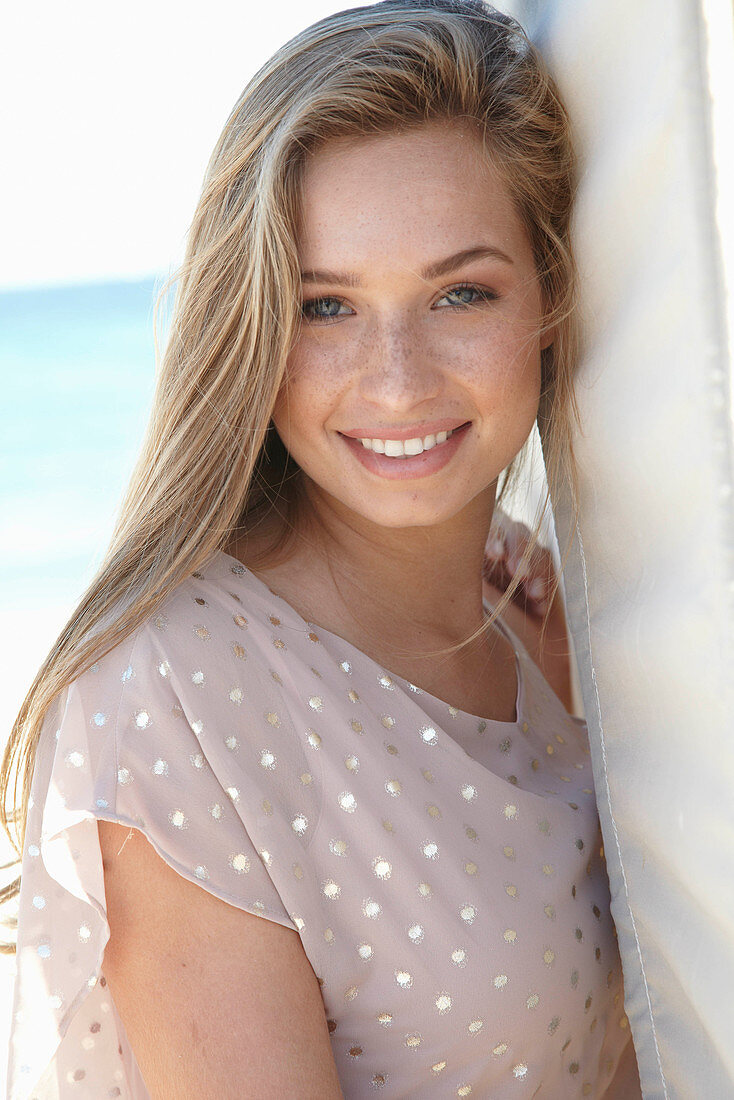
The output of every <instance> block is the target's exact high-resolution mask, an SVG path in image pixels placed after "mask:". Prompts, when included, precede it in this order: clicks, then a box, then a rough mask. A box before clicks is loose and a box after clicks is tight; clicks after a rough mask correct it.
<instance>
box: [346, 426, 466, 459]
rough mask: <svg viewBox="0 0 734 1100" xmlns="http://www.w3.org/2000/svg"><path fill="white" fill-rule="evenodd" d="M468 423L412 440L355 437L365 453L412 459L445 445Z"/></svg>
mask: <svg viewBox="0 0 734 1100" xmlns="http://www.w3.org/2000/svg"><path fill="white" fill-rule="evenodd" d="M469 423H470V422H469V421H467V422H466V423H465V424H462V425H461V426H460V427H458V428H452V429H450V430H449V431H445V432H435V433H431V434H429V435H424V436H415V437H414V438H413V439H369V438H366V437H360V436H357V437H356V441H357V442H359V443H361V444H362V446H363V447H364V449H365V450H366V451H374V452H375V454H379V455H385V456H386V457H387V458H413V457H415V456H416V455H421V454H423V452H424V451H431V450H433V448H434V447H440V446H442V445H443V444H444V443H446V442H447V441H448V440H449V439H450V438H451V436H452V435H455V434H456V433H457V432H461V431H463V430H464V429H465V428H467V427H468V426H469Z"/></svg>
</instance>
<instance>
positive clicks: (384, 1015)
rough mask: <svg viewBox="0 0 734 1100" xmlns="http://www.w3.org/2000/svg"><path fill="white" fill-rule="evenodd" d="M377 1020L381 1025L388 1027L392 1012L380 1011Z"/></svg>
mask: <svg viewBox="0 0 734 1100" xmlns="http://www.w3.org/2000/svg"><path fill="white" fill-rule="evenodd" d="M377 1022H378V1023H379V1024H382V1026H383V1027H390V1024H391V1023H392V1012H381V1013H380V1014H379V1016H378V1017H377Z"/></svg>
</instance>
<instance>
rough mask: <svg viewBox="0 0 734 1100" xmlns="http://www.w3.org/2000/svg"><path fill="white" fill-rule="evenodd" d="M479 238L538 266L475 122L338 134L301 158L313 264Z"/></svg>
mask: <svg viewBox="0 0 734 1100" xmlns="http://www.w3.org/2000/svg"><path fill="white" fill-rule="evenodd" d="M477 243H485V244H492V245H495V246H497V247H499V248H502V249H503V250H505V251H508V250H509V251H511V252H512V253H513V259H515V260H516V262H518V263H519V264H521V265H522V264H524V263H526V262H529V263H530V264H532V255H531V250H530V244H529V241H528V239H527V235H526V233H525V230H524V227H523V225H522V222H521V220H520V218H519V216H518V214H517V211H516V209H515V206H514V203H513V200H512V196H511V194H510V191H509V188H508V186H507V184H506V182H505V180H504V178H503V176H502V173H501V172H500V170H499V169H498V167H497V166H496V164H495V163H493V158H492V153H491V148H485V147H484V145H483V142H482V139H481V137H480V135H479V133H478V131H477V129H476V128H475V127H473V126H472V125H470V124H466V123H464V124H461V123H458V122H438V123H430V124H426V125H424V126H421V127H417V128H415V129H410V130H405V131H395V132H390V133H387V134H376V135H368V136H362V137H356V138H351V137H350V138H337V139H334V140H331V141H328V142H327V143H325V144H324V145H322V146H321V147H319V148H318V149H317V150H316V151H315V152H314V153H312V154H311V155H310V156H309V157H308V159H307V161H306V163H305V165H304V171H303V177H302V189H301V217H300V225H299V232H298V248H299V255H300V258H301V261H302V263H303V264H305V265H306V266H308V267H316V266H327V261H328V266H334V265H335V264H336V263H337V262H338V264H339V266H344V264H345V263H346V262H353V263H355V264H358V263H359V262H360V261H363V262H368V263H374V261H375V259H376V257H378V256H389V255H394V254H396V253H400V254H402V255H404V258H405V259H406V262H410V260H411V259H412V258H415V260H416V262H418V260H419V258H420V260H421V261H422V260H423V259H425V257H426V256H427V255H428V256H429V258H430V257H433V256H435V255H438V254H448V253H450V252H452V251H454V250H456V249H458V248H462V247H467V248H468V247H471V246H473V245H476V244H477Z"/></svg>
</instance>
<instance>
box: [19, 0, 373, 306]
mask: <svg viewBox="0 0 734 1100" xmlns="http://www.w3.org/2000/svg"><path fill="white" fill-rule="evenodd" d="M357 6H358V5H357V4H350V3H348V2H345V0H340V2H335V0H301V2H295V0H279V2H278V3H277V4H261V3H254V2H253V0H240V2H239V3H233V2H232V0H210V2H209V3H208V4H207V5H206V7H204V6H203V5H201V4H192V3H189V4H187V3H181V2H180V0H179V2H177V3H174V2H172V0H153V2H151V0H147V2H141V0H129V2H127V3H126V4H124V5H115V6H111V5H107V4H100V3H98V2H97V0H94V2H90V0H71V2H70V3H64V4H59V3H57V2H55V0H40V2H37V3H33V4H7V5H4V7H3V14H2V16H0V43H1V45H0V103H2V104H3V108H2V111H1V112H0V148H2V151H3V158H2V159H3V164H4V168H3V172H2V173H1V174H0V240H2V249H1V250H0V291H2V290H4V289H8V288H17V287H29V286H35V285H54V284H58V283H82V282H89V281H99V280H109V279H120V278H131V279H133V278H140V277H141V276H144V275H148V274H151V273H159V272H163V273H167V272H168V270H169V269H170V267H171V265H175V264H176V262H177V260H178V259H179V258H180V256H181V254H182V247H183V240H184V236H185V232H186V229H187V227H188V224H189V221H190V219H191V216H192V214H193V210H194V206H195V204H196V200H197V197H198V193H199V189H200V186H201V181H202V178H203V174H204V170H205V168H206V164H207V161H208V159H209V155H210V153H211V150H212V148H213V146H214V143H215V141H216V139H217V137H218V135H219V132H220V130H221V128H222V126H223V125H224V122H225V121H226V119H227V116H228V114H229V112H230V110H231V108H232V106H233V105H234V103H235V100H236V99H237V97H238V96H239V94H240V92H241V90H242V88H243V87H244V86H245V84H246V83H247V81H248V80H249V78H250V77H251V76H252V75H253V73H254V72H256V70H257V69H258V68H259V67H260V65H261V64H262V63H263V62H264V61H265V60H266V59H267V58H268V57H269V56H270V55H271V54H272V53H273V51H274V50H275V49H276V48H277V47H278V46H279V45H280V44H282V43H283V42H284V41H285V40H286V39H287V38H289V37H291V35H293V34H295V33H297V32H298V31H299V30H302V29H303V28H304V27H306V26H308V25H309V24H310V23H312V22H314V21H315V20H316V19H319V18H321V17H322V16H324V15H326V14H328V13H329V12H332V11H334V10H335V9H337V8H339V7H342V8H348V7H357Z"/></svg>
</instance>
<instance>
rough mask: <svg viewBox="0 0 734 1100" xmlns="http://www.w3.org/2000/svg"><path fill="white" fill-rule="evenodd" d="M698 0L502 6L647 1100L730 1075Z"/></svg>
mask: <svg viewBox="0 0 734 1100" xmlns="http://www.w3.org/2000/svg"><path fill="white" fill-rule="evenodd" d="M501 6H502V5H501ZM705 6H711V5H710V3H709V4H708V5H704V4H703V3H701V2H698V0H696V2H693V0H644V3H640V2H639V0H622V2H619V0H616V2H615V3H613V4H612V3H606V4H605V3H600V2H596V3H589V2H588V0H520V2H518V3H516V4H512V5H507V9H508V10H512V12H513V14H515V15H517V17H518V18H519V19H520V20H521V22H522V23H523V25H524V26H525V27H526V29H527V30H528V32H529V33H530V35H531V37H532V38H533V39H534V40H535V41H536V42H537V43H538V44H539V45H540V47H541V49H542V51H543V53H544V55H545V56H546V58H547V60H548V62H549V64H550V67H551V69H552V71H553V73H554V75H555V76H556V78H557V79H558V81H559V84H560V87H561V91H562V94H563V96H564V99H565V101H566V102H567V104H568V106H569V108H570V111H571V115H572V118H573V119H574V122H575V125H576V128H577V134H578V144H579V147H580V151H581V154H582V159H583V178H582V186H581V193H580V203H579V212H578V224H577V245H578V254H579V259H580V266H581V272H582V279H583V307H584V310H585V318H586V333H587V351H586V356H585V359H584V362H583V366H582V370H581V372H580V376H579V380H578V387H577V392H578V397H579V400H580V404H581V408H582V415H583V424H584V436H583V437H582V438H580V439H579V440H578V442H577V453H578V458H579V462H580V466H581V473H582V507H581V521H580V525H579V530H578V536H579V537H578V539H577V540H576V543H575V546H574V553H573V556H572V560H571V562H570V564H569V566H568V567H567V573H566V593H567V598H568V605H569V614H570V621H571V625H572V629H573V633H574V640H575V645H576V649H577V652H578V658H579V666H580V674H581V682H582V690H583V697H584V705H585V711H586V718H587V722H588V725H589V732H590V740H591V747H592V758H593V765H594V774H595V782H596V788H597V794H598V800H599V811H600V816H601V823H602V828H603V832H604V837H605V849H606V855H607V863H608V869H609V874H610V879H611V887H612V897H613V908H612V911H613V915H614V918H615V921H616V924H617V929H618V933H619V942H620V949H621V953H622V959H623V964H624V972H625V987H626V994H627V999H626V1009H627V1013H628V1015H629V1017H630V1023H631V1026H632V1033H633V1038H634V1041H635V1046H636V1050H637V1057H638V1061H639V1068H640V1076H641V1082H642V1087H643V1093H644V1096H645V1100H658V1098H663V1097H665V1098H670V1100H673V1098H680V1100H694V1098H696V1100H698V1098H704V1097H705V1098H707V1100H708V1098H710V1100H727V1098H731V1097H734V1013H732V1010H731V992H732V986H733V985H734V810H733V807H734V674H733V673H732V669H734V659H733V658H734V652H733V649H734V646H733V640H732V623H733V622H734V613H733V612H734V607H733V606H732V605H733V596H734V517H733V515H732V430H731V423H730V419H729V410H730V390H729V385H730V383H729V379H730V370H731V365H730V351H729V349H728V347H727V333H726V315H727V297H726V289H725V281H724V276H723V271H724V266H723V265H722V251H721V248H722V237H721V226H722V224H723V220H722V219H721V217H720V220H719V222H718V223H717V220H716V213H717V194H716V180H717V174H716V171H715V162H714V151H715V150H717V149H718V150H721V149H722V148H723V147H724V145H723V144H722V141H721V138H720V135H719V136H718V139H717V141H715V142H714V141H713V135H712V130H711V122H712V117H716V118H724V117H726V118H727V119H728V123H729V125H731V103H729V104H728V106H726V108H725V109H724V110H723V111H718V110H717V112H716V113H714V112H712V103H711V99H710V94H711V93H710V91H709V75H708V71H707V66H708V53H707V48H706V47H707V41H706V23H705V19H704V14H705ZM723 6H724V7H727V5H726V4H725V3H724V4H723ZM719 14H722V13H719ZM727 14H728V17H729V20H730V19H731V10H730V9H729V10H728V13H727V12H725V13H723V15H724V17H725V16H726V15H727ZM718 25H719V26H721V25H722V24H721V22H719V24H718ZM717 46H718V47H719V49H722V48H724V47H725V44H724V46H722V44H721V43H720V42H719V43H717ZM719 66H720V70H721V62H720V61H719ZM732 70H734V56H732V57H731V61H730V72H731V71H732ZM719 86H721V85H720V84H719V85H716V87H719ZM730 140H731V134H730ZM722 176H724V177H725V173H719V178H721V177H722ZM729 198H730V196H729ZM719 214H721V203H720V202H719ZM726 258H727V259H728V262H729V263H731V259H732V257H731V256H728V257H726ZM729 270H730V271H731V267H730V268H729ZM729 308H730V306H729ZM556 505H557V506H556V525H557V529H558V535H559V540H560V543H561V546H563V545H564V543H565V540H566V538H567V536H568V532H569V524H570V518H569V510H568V505H567V501H563V500H562V501H558V502H556Z"/></svg>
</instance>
